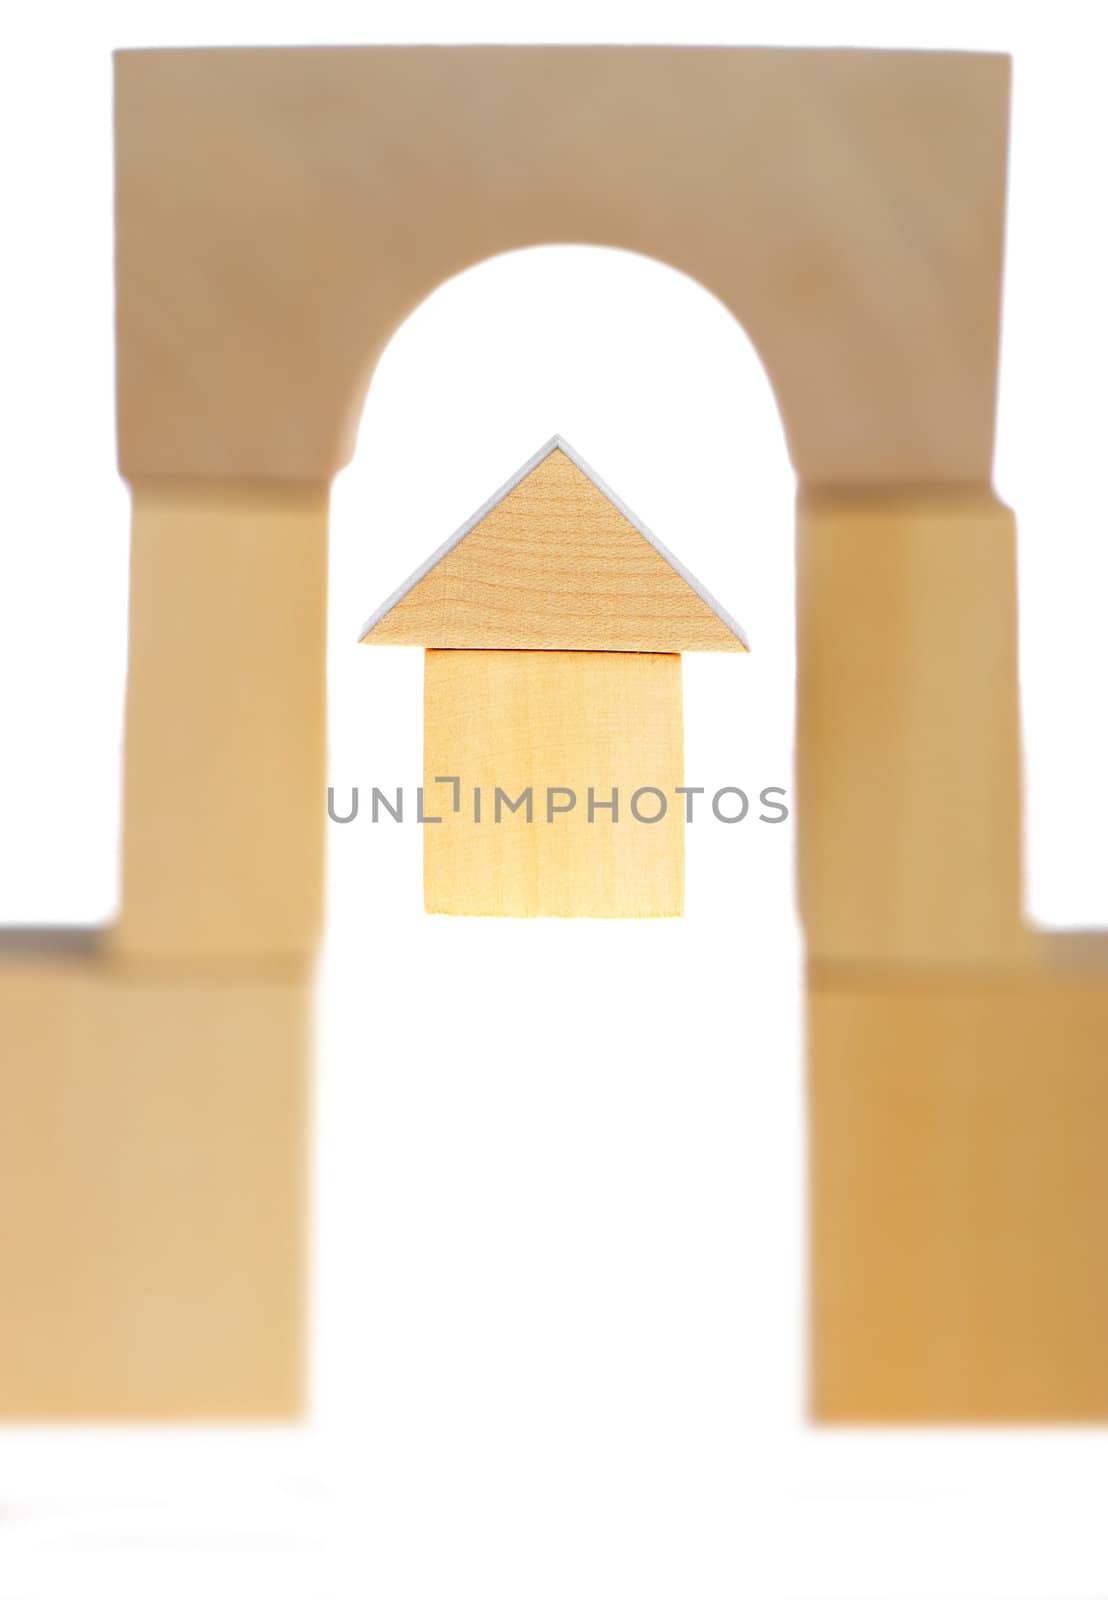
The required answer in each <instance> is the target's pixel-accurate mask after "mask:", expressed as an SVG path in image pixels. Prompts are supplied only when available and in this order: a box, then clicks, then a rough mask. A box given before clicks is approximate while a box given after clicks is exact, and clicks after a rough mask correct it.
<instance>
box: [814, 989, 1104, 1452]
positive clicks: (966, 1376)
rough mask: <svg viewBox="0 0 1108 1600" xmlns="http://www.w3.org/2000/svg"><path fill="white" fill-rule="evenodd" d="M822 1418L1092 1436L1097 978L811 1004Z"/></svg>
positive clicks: (1097, 1376)
mask: <svg viewBox="0 0 1108 1600" xmlns="http://www.w3.org/2000/svg"><path fill="white" fill-rule="evenodd" d="M809 1050H810V1079H809V1085H810V1160H811V1169H810V1170H811V1180H810V1181H811V1196H810V1204H811V1212H810V1216H811V1252H812V1263H811V1297H812V1298H811V1315H812V1340H813V1344H812V1379H811V1381H812V1388H811V1402H812V1409H813V1412H814V1414H815V1417H816V1418H817V1419H818V1420H822V1421H829V1422H886V1423H895V1422H963V1423H974V1422H1020V1421H1029V1422H1101V1423H1103V1422H1105V1421H1108V1161H1105V1158H1104V1150H1105V1139H1106V1137H1108V972H1106V971H1105V970H1104V969H1101V970H1100V971H1096V970H1094V969H1092V968H1088V969H1086V970H1084V971H1082V970H1074V971H1070V972H1065V971H1053V972H1051V971H1047V970H1044V971H1041V972H1038V973H1034V974H1032V973H1028V974H1025V975H1024V976H1022V977H1019V976H1014V975H1011V976H1007V977H1004V978H1001V977H997V978H996V979H995V980H992V981H986V980H984V979H981V978H967V979H966V980H964V981H959V982H948V983H945V984H939V983H935V982H929V981H928V980H927V979H926V978H918V979H916V980H911V979H905V980H904V981H901V982H896V983H892V982H881V981H880V980H879V979H878V980H868V981H865V980H861V979H860V980H858V981H857V982H854V983H851V982H848V981H846V980H844V979H843V978H841V977H838V978H836V977H834V976H828V977H826V978H821V977H817V978H816V980H815V982H814V985H813V988H812V992H811V996H810V1008H809Z"/></svg>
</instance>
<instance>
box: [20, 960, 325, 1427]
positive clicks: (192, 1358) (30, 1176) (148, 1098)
mask: <svg viewBox="0 0 1108 1600" xmlns="http://www.w3.org/2000/svg"><path fill="white" fill-rule="evenodd" d="M0 1011H2V1013H3V1015H4V1019H5V1026H4V1051H3V1056H2V1059H0V1105H2V1112H0V1219H2V1221H0V1284H2V1285H3V1302H4V1310H3V1314H2V1315H0V1418H3V1419H7V1420H12V1419H26V1420H35V1419H40V1418H46V1419H49V1418H54V1419H70V1418H87V1419H95V1418H111V1419H121V1420H122V1419H128V1418H135V1419H141V1418H180V1419H217V1418H254V1417H256V1418H276V1417H293V1416H295V1415H297V1414H298V1413H299V1412H300V1411H301V1410H302V1407H303V1403H304V1328H305V1316H306V1308H305V1303H304V1297H305V1238H304V1230H305V1199H306V1197H305V1185H304V1172H305V1144H306V1130H307V1115H306V1109H307V1108H306V1085H307V1062H308V1036H307V1035H308V1027H307V1017H308V997H307V990H306V988H305V986H304V984H303V983H302V982H300V981H299V980H297V979H295V978H293V977H290V976H280V975H274V977H273V978H271V979H267V978H265V977H261V976H258V975H253V976H251V975H248V974H244V973H242V972H240V973H238V974H227V975H219V976H215V977H213V978H211V979H209V980H202V979H193V980H188V979H181V980H179V981H162V980H157V981H152V980H147V979H145V978H143V977H139V976H135V975H134V974H133V973H132V974H128V973H126V972H122V971H119V970H112V969H111V968H110V967H109V966H108V965H107V964H106V963H104V962H103V961H100V960H97V959H87V960H85V959H71V960H66V959H49V960H18V959H11V960H7V959H5V960H3V962H2V964H0Z"/></svg>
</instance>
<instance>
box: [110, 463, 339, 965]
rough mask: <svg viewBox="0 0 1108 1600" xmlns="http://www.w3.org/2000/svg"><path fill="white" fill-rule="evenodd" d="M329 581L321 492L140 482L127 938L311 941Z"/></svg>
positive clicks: (264, 945) (187, 944)
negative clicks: (149, 484)
mask: <svg viewBox="0 0 1108 1600" xmlns="http://www.w3.org/2000/svg"><path fill="white" fill-rule="evenodd" d="M326 585H327V492H326V490H323V489H321V490H310V489H296V488H289V489H287V490H270V489H250V488H238V487H236V486H233V485H224V486H168V487H153V486H139V487H137V488H136V489H135V491H134V522H133V548H132V557H131V624H130V663H129V669H128V682H127V737H126V750H125V765H124V794H123V813H124V828H123V895H122V908H121V914H120V919H119V923H118V925H117V927H116V928H115V930H114V935H113V936H114V941H115V946H116V948H117V949H119V950H120V951H124V952H126V953H127V954H128V955H132V956H136V957H137V956H152V957H162V958H164V957H181V956H183V957H190V958H191V957H196V956H199V957H213V956H222V955H227V956H231V957H241V956H244V955H246V956H251V957H253V956H270V955H296V954H303V953H307V952H309V951H311V950H314V948H315V947H316V944H317V942H318V939H319V934H320V929H321V923H322V899H323V823H324V817H325V777H324V750H325V716H326V708H325V688H324V679H325V653H326V604H327V602H326Z"/></svg>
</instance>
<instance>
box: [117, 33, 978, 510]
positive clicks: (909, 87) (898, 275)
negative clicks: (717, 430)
mask: <svg viewBox="0 0 1108 1600" xmlns="http://www.w3.org/2000/svg"><path fill="white" fill-rule="evenodd" d="M1008 82H1009V63H1008V61H1007V59H1006V58H1004V57H1001V56H990V55H983V54H965V55H958V54H950V53H944V52H939V51H876V50H766V49H752V50H744V49H688V48H679V49H659V48H655V47H646V48H623V47H619V48H603V47H601V48H595V47H589V48H561V47H557V48H550V47H545V48H541V49H528V48H515V47H509V48H503V47H499V46H498V47H492V48H483V47H478V48H469V47H467V48H464V49H458V48H449V47H447V48H425V47H424V48H411V49H407V48H402V49H397V48H391V47H386V48H368V49H307V50H233V49H231V50H227V49H217V50H161V51H157V50H155V51H127V52H123V53H121V54H119V55H117V56H116V60H115V133H116V173H115V194H116V217H117V238H116V256H115V259H116V307H117V325H118V401H119V441H120V465H121V470H122V472H123V474H124V476H125V477H127V478H132V479H134V478H149V477H174V478H212V479H221V478H237V479H252V480H260V479H274V478H276V479H281V480H286V481H287V480H298V481H304V482H323V481H328V480H329V479H330V478H331V477H332V476H333V475H334V473H335V472H336V471H338V469H339V468H340V467H342V466H343V465H344V464H345V463H346V462H347V460H348V459H349V457H350V455H351V452H352V450H353V445H354V439H355V436H356V432H357V425H358V420H359V416H360V412H361V409H362V400H363V396H364V394H365V389H366V386H367V384H368V381H369V378H370V375H371V374H372V371H373V368H374V366H375V364H376V362H377V359H378V357H379V356H380V353H381V351H382V349H383V348H384V346H385V344H386V343H387V341H388V340H389V338H390V337H391V335H392V334H393V332H394V331H395V329H396V328H397V327H398V326H399V324H400V323H401V322H402V321H403V320H404V318H405V317H406V316H407V315H408V314H409V313H410V312H411V311H412V310H413V309H414V308H415V307H416V306H417V305H418V304H419V302H420V301H421V300H422V299H423V298H424V297H425V296H426V295H428V294H430V293H431V291H432V290H434V289H436V288H437V287H438V286H439V285H440V284H441V283H442V282H443V281H444V280H445V279H447V278H449V277H451V276H452V275H453V274H454V273H457V272H459V271H461V270H462V269H464V268H466V267H470V266H473V265H474V264H476V263H477V262H479V261H483V260H485V259H487V258H488V257H490V256H495V255H498V254H500V253H502V252H504V251H507V250H516V249H520V248H525V247H527V246H532V245H539V244H559V243H571V244H595V245H609V246H615V247H617V248H619V249H624V250H635V251H639V252H641V253H642V254H644V255H647V256H652V257H654V258H656V259H657V260H659V261H663V262H665V263H667V264H668V265H670V266H673V267H676V268H677V269H678V270H679V271H682V272H685V273H688V274H689V275H690V276H691V277H693V278H695V279H697V280H698V281H699V282H700V283H702V284H703V285H704V286H705V287H706V288H707V289H709V290H710V291H711V292H712V293H713V294H715V295H717V296H718V297H719V299H720V300H722V302H723V303H724V305H726V306H728V307H729V308H730V310H731V311H732V312H733V313H734V315H735V316H736V317H737V318H738V319H739V320H740V321H741V322H742V324H743V327H744V328H745V329H746V331H747V332H748V333H749V335H750V337H751V339H752V340H753V342H754V344H755V345H756V347H757V349H758V351H759V354H760V355H761V358H762V360H763V361H764V363H765V366H766V369H767V372H768V374H769V377H770V380H771V382H772V384H773V388H774V391H775V393H776V395H777V400H778V404H779V405H780V408H781V413H782V418H783V421H784V425H785V431H786V434H787V436H788V441H789V448H790V451H791V455H792V459H793V463H794V465H795V467H796V469H797V472H798V473H799V475H800V477H801V478H802V479H803V480H804V481H806V482H808V483H816V482H823V483H830V482H835V483H846V484H852V483H867V482H871V483H872V482H902V483H911V482H921V481H932V482H934V481H942V480H944V479H945V480H950V481H972V480H976V481H978V482H982V483H984V482H987V481H988V479H989V476H990V469H991V463H992V451H993V433H994V408H995V397H996V359H997V344H998V330H999V304H1000V266H1001V252H1002V241H1003V228H1004V194H1005V178H1006V143H1007V132H1008ZM650 337H651V332H650V328H649V326H648V325H644V327H643V338H644V340H647V341H649V339H650Z"/></svg>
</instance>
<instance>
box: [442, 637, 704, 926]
mask: <svg viewBox="0 0 1108 1600" xmlns="http://www.w3.org/2000/svg"><path fill="white" fill-rule="evenodd" d="M425 673H426V677H425V718H424V758H423V766H424V787H425V790H426V794H427V797H428V810H429V812H430V814H432V815H436V816H440V817H442V819H443V820H442V821H441V823H438V824H433V825H430V826H428V827H426V828H425V830H424V900H425V904H426V907H427V910H428V911H440V912H451V913H454V914H456V915H473V916H501V917H559V916H560V917H673V916H680V914H681V910H682V902H683V896H684V827H685V824H684V812H683V802H682V801H681V800H680V797H679V796H675V795H674V794H673V789H674V788H675V787H676V786H677V785H679V784H681V783H682V782H683V781H684V780H683V778H682V776H681V774H682V770H683V755H682V722H681V658H680V656H676V655H632V654H626V653H619V654H588V653H586V652H563V651H551V650H541V651H514V650H499V651H487V650H428V652H427V655H426V667H425ZM448 776H456V777H457V778H458V779H459V780H460V789H459V797H460V806H461V809H460V810H459V811H458V812H457V813H455V812H454V811H453V810H452V808H451V806H452V798H453V791H452V788H451V787H450V786H449V785H443V784H438V783H436V781H435V780H436V779H437V778H440V777H448ZM646 785H651V786H654V787H656V788H659V789H661V790H662V791H663V792H664V793H665V794H666V796H667V800H668V809H667V811H666V814H665V816H664V817H663V818H662V820H661V821H658V822H638V821H636V820H635V819H634V817H633V815H632V813H631V800H632V797H633V795H634V793H635V791H636V790H638V789H640V788H642V787H644V786H646ZM590 786H591V787H592V788H593V789H594V791H595V798H596V799H597V800H609V799H610V798H611V792H612V790H613V789H618V790H619V802H620V809H619V815H618V821H612V820H610V819H611V815H612V814H611V812H610V811H608V810H600V809H597V810H596V811H595V813H594V821H592V822H591V823H590V822H589V820H588V790H589V787H590ZM497 787H499V788H500V789H501V790H502V791H503V792H504V794H505V795H507V796H508V797H509V798H510V799H512V800H513V801H514V800H517V799H518V797H519V796H520V795H521V794H522V793H523V792H524V791H525V790H526V789H528V788H530V789H531V790H532V793H533V812H532V815H533V820H532V821H531V822H530V823H528V822H527V820H526V812H525V810H523V809H521V810H519V811H517V812H515V813H513V812H511V811H509V810H508V809H507V807H506V806H502V808H501V820H500V822H497V821H496V820H495V815H496V813H495V790H496V788H497ZM474 788H479V789H480V790H481V791H482V820H481V821H480V822H475V821H474V820H473V790H474ZM548 788H559V789H570V790H573V791H575V794H576V805H575V807H574V809H573V810H572V811H570V812H568V813H567V814H560V815H555V817H554V820H553V821H552V822H548V821H547V811H546V803H547V789H548ZM566 803H567V801H566V799H565V797H564V796H560V797H558V798H557V799H556V800H555V804H557V805H563V804H566ZM639 809H640V811H641V812H642V813H643V814H644V815H646V816H653V815H654V813H655V811H656V810H657V809H658V802H657V799H656V798H654V797H650V796H644V797H642V799H641V800H640V802H639Z"/></svg>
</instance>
